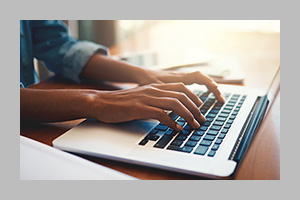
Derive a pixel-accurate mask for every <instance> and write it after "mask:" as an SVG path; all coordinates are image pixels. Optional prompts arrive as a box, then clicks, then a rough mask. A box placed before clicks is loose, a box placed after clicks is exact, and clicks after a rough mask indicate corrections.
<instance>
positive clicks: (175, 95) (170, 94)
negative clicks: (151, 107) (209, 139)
mask: <svg viewBox="0 0 300 200" xmlns="http://www.w3.org/2000/svg"><path fill="white" fill-rule="evenodd" d="M152 95H153V96H154V97H167V98H172V99H177V100H179V101H180V102H181V103H182V104H183V105H184V106H185V107H186V108H187V109H188V110H189V111H190V112H191V113H192V114H193V116H194V117H195V118H196V120H197V121H199V122H205V121H206V120H205V117H204V116H203V115H202V113H201V112H200V110H199V108H198V107H197V105H196V104H195V103H194V102H193V101H192V100H191V99H190V98H189V97H188V96H187V95H186V94H185V93H182V92H174V91H166V90H160V89H157V90H154V91H153V94H152ZM197 98H198V97H197ZM163 100H164V99H162V100H160V101H161V102H155V103H157V104H159V103H162V102H163ZM146 101H149V102H150V103H151V101H157V98H153V97H149V98H147V99H146ZM170 103H172V102H170ZM168 106H170V105H168ZM164 109H165V108H164ZM170 109H171V110H174V109H176V108H170ZM177 114H179V113H177Z"/></svg>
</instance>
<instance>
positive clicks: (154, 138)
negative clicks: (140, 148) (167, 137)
mask: <svg viewBox="0 0 300 200" xmlns="http://www.w3.org/2000/svg"><path fill="white" fill-rule="evenodd" d="M147 138H148V139H149V140H152V141H156V140H157V139H158V138H159V136H158V135H148V137H147Z"/></svg>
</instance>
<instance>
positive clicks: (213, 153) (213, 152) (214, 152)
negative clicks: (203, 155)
mask: <svg viewBox="0 0 300 200" xmlns="http://www.w3.org/2000/svg"><path fill="white" fill-rule="evenodd" d="M215 154H216V151H213V150H211V151H210V152H209V153H208V154H207V155H208V156H209V157H213V156H214V155H215Z"/></svg>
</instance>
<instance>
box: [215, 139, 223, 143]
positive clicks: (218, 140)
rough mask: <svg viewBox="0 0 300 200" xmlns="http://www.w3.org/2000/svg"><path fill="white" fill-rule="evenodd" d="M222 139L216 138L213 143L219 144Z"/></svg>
mask: <svg viewBox="0 0 300 200" xmlns="http://www.w3.org/2000/svg"><path fill="white" fill-rule="evenodd" d="M222 142H223V140H222V139H221V138H218V139H216V141H215V144H221V143H222Z"/></svg>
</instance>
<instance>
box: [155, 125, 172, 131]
mask: <svg viewBox="0 0 300 200" xmlns="http://www.w3.org/2000/svg"><path fill="white" fill-rule="evenodd" d="M168 128H169V127H168V126H166V125H163V124H159V125H158V126H156V128H155V129H157V130H160V131H165V130H167V129H168Z"/></svg>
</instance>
